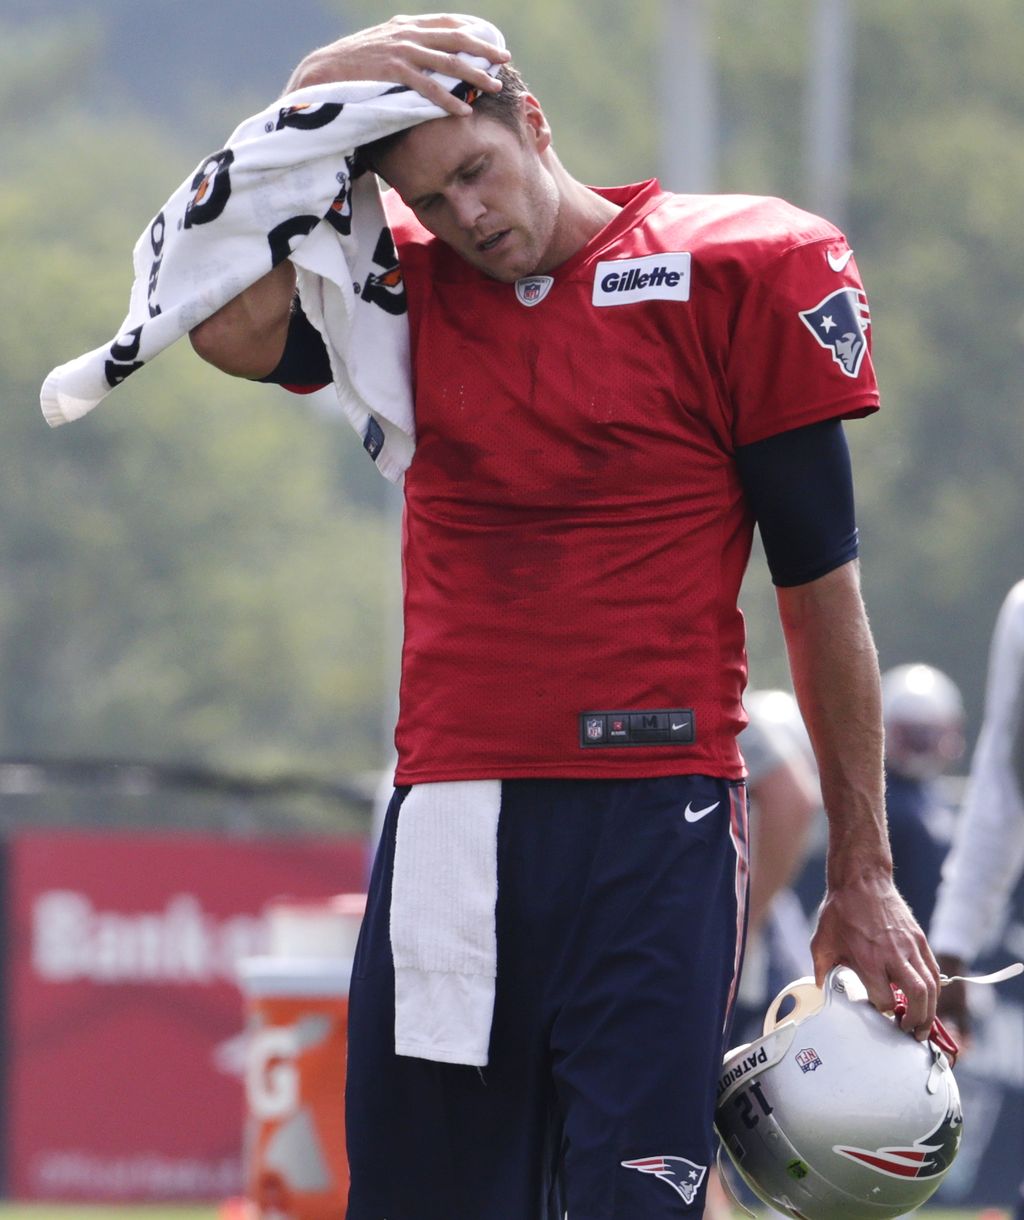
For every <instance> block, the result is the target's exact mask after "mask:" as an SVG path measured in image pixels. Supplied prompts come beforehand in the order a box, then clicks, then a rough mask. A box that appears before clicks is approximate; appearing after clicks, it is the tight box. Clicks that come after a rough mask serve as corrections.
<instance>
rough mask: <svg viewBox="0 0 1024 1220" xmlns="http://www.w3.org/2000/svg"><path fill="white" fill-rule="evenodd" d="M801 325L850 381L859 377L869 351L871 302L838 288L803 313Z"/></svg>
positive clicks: (860, 294)
mask: <svg viewBox="0 0 1024 1220" xmlns="http://www.w3.org/2000/svg"><path fill="white" fill-rule="evenodd" d="M800 321H801V322H803V324H804V326H806V327H807V329H808V330H809V331H810V332H811V334H812V335H813V336H814V337H815V339H817V341H818V343H819V344H821V346H822V347H823V348H825V349H826V350H827V351H829V352H831V353H832V359H833V360H834V361H835V363H836V364H838V365H839V367H840V368H841V369H842V370H843V372H844V373H845V374H846V376H847V377H856V376H857V374H858V373H859V372H860V366H861V364H862V362H863V360H864V353H865V352H866V351H867V350H868V342H867V330H868V327H869V326H870V325H871V314H870V312H869V311H868V299H867V297H866V296H865V295H864V293H863V292H862V291H861V289H859V288H839V289H837V290H836V291H835V292H832V293H829V295H828V296H827V297H825V299H824V300H823V301H819V302H818V304H817V305H815V306H814V308H813V309H805V310H802V311H801V313H800Z"/></svg>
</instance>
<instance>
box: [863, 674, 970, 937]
mask: <svg viewBox="0 0 1024 1220" xmlns="http://www.w3.org/2000/svg"><path fill="white" fill-rule="evenodd" d="M882 719H883V722H884V724H885V803H886V811H887V814H888V818H889V842H890V844H891V845H892V857H893V876H894V879H895V881H896V886H897V888H898V889H899V891H900V893H901V894H902V895H903V897H904V898H905V899H906V900H907V902H908V903H909V904H910V909H911V910H912V911H913V912H914V914H915V916H916V917H917V919H918V921H919V922H920V923H921V925H922V927H927V926H928V921H929V920H930V919H931V914H932V909H933V907H934V905H935V893H936V890H937V889H938V886H939V878H940V876H941V872H942V862H943V860H944V859H945V856H946V852H947V851H948V850H949V843H950V840H951V838H952V831H953V823H954V819H955V814H956V802H955V800H953V799H951V794H950V791H949V788H948V786H944V785H943V782H942V778H943V776H945V775H946V774H947V773H948V771H949V769H950V768H951V767H952V766H953V764H954V763H956V762H958V761H959V759H960V758H962V757H963V753H964V707H963V699H962V698H961V695H960V690H959V688H958V687H957V685H956V683H955V682H954V681H953V680H952V678H949V677H948V676H947V675H946V674H944V673H943V672H942V671H941V670H939V669H936V668H935V667H934V666H932V665H924V664H921V663H914V664H909V665H897V666H896V667H895V668H894V669H889V670H887V671H886V672H885V673H884V674H883V675H882Z"/></svg>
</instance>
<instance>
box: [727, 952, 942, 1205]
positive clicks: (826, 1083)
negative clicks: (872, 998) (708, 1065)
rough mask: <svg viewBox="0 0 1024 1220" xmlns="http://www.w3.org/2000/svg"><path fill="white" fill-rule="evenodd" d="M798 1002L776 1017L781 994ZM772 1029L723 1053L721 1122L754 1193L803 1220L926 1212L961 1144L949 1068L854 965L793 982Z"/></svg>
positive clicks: (771, 1019) (771, 1015) (772, 1012)
mask: <svg viewBox="0 0 1024 1220" xmlns="http://www.w3.org/2000/svg"><path fill="white" fill-rule="evenodd" d="M790 995H791V996H792V997H793V998H794V999H795V1000H796V1007H795V1009H794V1011H793V1013H791V1014H790V1015H788V1016H786V1017H784V1018H782V1020H781V1021H778V1022H777V1023H775V1018H776V1014H777V1012H778V1010H779V1004H780V1001H781V1000H784V999H785V998H786V997H787V996H790ZM765 1029H766V1032H765V1035H764V1036H763V1037H761V1038H759V1039H757V1040H756V1041H754V1042H752V1043H750V1044H748V1045H746V1046H743V1047H737V1048H736V1049H735V1050H733V1051H730V1052H729V1054H728V1055H726V1057H725V1062H724V1065H723V1073H722V1077H721V1081H720V1084H719V1100H718V1104H717V1108H716V1112H715V1126H716V1129H717V1130H718V1134H719V1136H720V1138H721V1141H722V1146H723V1147H724V1148H725V1150H726V1152H727V1153H728V1154H729V1156H730V1158H731V1159H732V1162H733V1164H734V1165H735V1167H736V1169H737V1171H738V1172H739V1174H740V1176H741V1177H742V1178H743V1180H744V1181H745V1182H746V1183H747V1185H748V1186H749V1187H750V1189H751V1190H752V1191H753V1192H754V1193H755V1194H756V1195H757V1196H758V1198H760V1199H761V1200H762V1202H764V1203H766V1204H767V1205H768V1206H770V1207H773V1208H776V1209H777V1210H779V1211H782V1212H784V1213H786V1214H788V1215H791V1216H794V1217H798V1218H799V1220H870V1218H871V1217H876V1218H878V1220H888V1218H890V1217H896V1216H901V1215H904V1214H905V1213H907V1212H910V1211H913V1210H914V1209H915V1208H917V1207H920V1206H921V1204H922V1203H924V1202H925V1200H926V1199H928V1198H929V1197H930V1196H931V1195H932V1194H933V1193H934V1191H935V1190H936V1189H937V1188H938V1186H939V1184H940V1183H941V1181H942V1179H943V1178H944V1177H945V1175H946V1172H947V1171H948V1169H949V1167H950V1165H951V1164H952V1161H953V1158H954V1157H955V1156H956V1153H957V1150H958V1148H959V1145H960V1135H961V1131H962V1126H963V1116H962V1113H961V1108H960V1095H959V1091H958V1090H957V1087H956V1082H955V1080H954V1079H953V1073H952V1069H951V1068H950V1066H949V1063H948V1061H947V1060H946V1058H945V1056H944V1055H943V1053H942V1052H941V1051H940V1050H939V1049H938V1048H937V1047H935V1046H934V1045H932V1044H931V1043H921V1042H917V1041H916V1040H915V1039H914V1038H913V1037H912V1036H911V1035H909V1034H907V1033H905V1032H904V1031H902V1030H900V1029H899V1028H898V1026H897V1025H896V1023H895V1022H894V1021H893V1020H892V1019H891V1018H889V1017H886V1016H883V1015H882V1014H881V1013H880V1012H878V1011H877V1010H876V1009H875V1008H874V1007H873V1006H872V1005H871V1003H870V1002H869V1001H868V999H867V994H866V991H865V989H864V987H863V984H862V983H861V982H860V980H859V979H858V978H857V976H856V975H855V974H854V973H853V972H852V971H851V970H848V969H846V968H842V967H840V968H837V969H835V970H832V971H831V972H830V973H829V975H828V977H827V979H826V982H825V987H824V989H822V990H819V989H818V988H816V987H815V986H814V983H813V980H799V981H798V982H797V983H794V984H791V985H790V987H789V988H786V989H785V990H784V991H783V992H782V993H780V996H779V997H777V998H776V1001H775V1003H774V1004H773V1005H772V1006H771V1007H770V1008H769V1011H768V1016H767V1017H766V1020H765Z"/></svg>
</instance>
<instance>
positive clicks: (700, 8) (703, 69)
mask: <svg viewBox="0 0 1024 1220" xmlns="http://www.w3.org/2000/svg"><path fill="white" fill-rule="evenodd" d="M708 52H709V40H708V21H707V0H663V6H662V45H661V89H660V94H661V171H660V175H659V176H660V178H661V183H662V186H664V187H665V188H666V189H667V190H671V191H687V192H696V193H705V192H708V191H713V190H714V189H715V181H716V177H717V165H716V161H717V157H716V152H717V126H718V108H717V105H716V87H715V72H714V67H713V65H712V62H711V57H710V55H709V53H708Z"/></svg>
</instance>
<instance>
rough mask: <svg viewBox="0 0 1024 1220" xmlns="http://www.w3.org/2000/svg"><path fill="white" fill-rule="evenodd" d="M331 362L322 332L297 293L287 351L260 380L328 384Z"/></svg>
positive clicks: (288, 384) (288, 383) (289, 322)
mask: <svg viewBox="0 0 1024 1220" xmlns="http://www.w3.org/2000/svg"><path fill="white" fill-rule="evenodd" d="M332 379H333V378H332V375H331V362H330V360H329V359H328V357H327V348H326V347H324V341H323V339H321V338H320V332H319V331H318V330H317V329H316V327H315V326H314V325H313V324H312V322H310V320H309V319H308V318H307V317H306V315H305V314H304V313H303V312H302V310H301V309H300V307H299V301H298V297H296V298H295V300H294V302H293V304H292V312H291V317H290V319H289V321H288V338H287V339H286V340H285V344H284V353H283V354H282V356H281V359H280V361H279V363H278V365H277V368H275V369H274V370H273V372H271V373H268V374H267V375H266V377H260V378H259V379H258V380H260V381H267V382H271V383H272V384H274V385H286V386H317V387H319V386H325V385H330V384H331V381H332Z"/></svg>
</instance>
